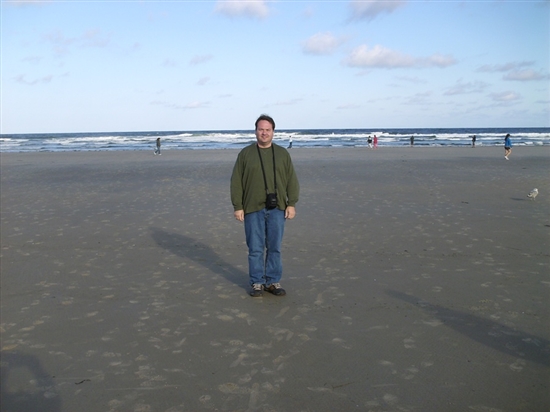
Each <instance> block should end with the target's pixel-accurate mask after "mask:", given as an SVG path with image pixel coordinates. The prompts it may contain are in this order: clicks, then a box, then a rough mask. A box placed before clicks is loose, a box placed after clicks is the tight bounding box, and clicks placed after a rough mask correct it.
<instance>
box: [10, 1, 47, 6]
mask: <svg viewBox="0 0 550 412" xmlns="http://www.w3.org/2000/svg"><path fill="white" fill-rule="evenodd" d="M49 3H52V1H51V0H11V1H2V6H4V5H7V6H11V7H27V6H29V7H31V6H45V5H47V4H49Z"/></svg>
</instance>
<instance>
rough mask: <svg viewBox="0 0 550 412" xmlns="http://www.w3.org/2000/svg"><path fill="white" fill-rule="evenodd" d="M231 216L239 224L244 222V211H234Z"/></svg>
mask: <svg viewBox="0 0 550 412" xmlns="http://www.w3.org/2000/svg"><path fill="white" fill-rule="evenodd" d="M233 216H235V219H237V220H238V221H239V222H244V210H235V211H234V212H233Z"/></svg>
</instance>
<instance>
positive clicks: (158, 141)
mask: <svg viewBox="0 0 550 412" xmlns="http://www.w3.org/2000/svg"><path fill="white" fill-rule="evenodd" d="M155 155H160V137H157V147H156V148H155Z"/></svg>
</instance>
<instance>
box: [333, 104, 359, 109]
mask: <svg viewBox="0 0 550 412" xmlns="http://www.w3.org/2000/svg"><path fill="white" fill-rule="evenodd" d="M360 107H361V106H360V105H358V104H357V103H347V104H341V105H339V106H337V107H336V109H337V110H351V109H358V108H360Z"/></svg>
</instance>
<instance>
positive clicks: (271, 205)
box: [265, 193, 277, 209]
mask: <svg viewBox="0 0 550 412" xmlns="http://www.w3.org/2000/svg"><path fill="white" fill-rule="evenodd" d="M265 207H266V208H267V209H275V208H276V207H277V193H268V194H267V199H266V200H265Z"/></svg>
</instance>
